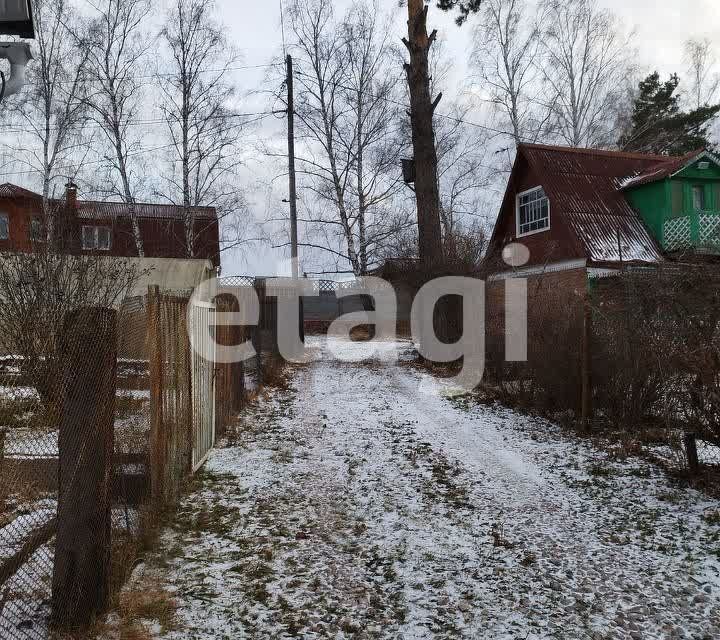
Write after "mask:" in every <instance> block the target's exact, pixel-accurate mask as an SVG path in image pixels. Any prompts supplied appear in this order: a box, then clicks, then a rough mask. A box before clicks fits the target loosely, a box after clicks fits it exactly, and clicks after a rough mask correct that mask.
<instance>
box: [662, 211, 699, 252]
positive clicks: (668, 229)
mask: <svg viewBox="0 0 720 640" xmlns="http://www.w3.org/2000/svg"><path fill="white" fill-rule="evenodd" d="M690 228H691V225H690V218H689V217H687V216H686V217H684V218H672V219H670V220H666V221H665V224H664V225H663V245H664V247H665V249H668V250H672V249H678V248H680V247H684V246H687V245H690V244H692V238H691V235H690Z"/></svg>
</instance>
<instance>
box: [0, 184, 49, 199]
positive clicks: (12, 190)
mask: <svg viewBox="0 0 720 640" xmlns="http://www.w3.org/2000/svg"><path fill="white" fill-rule="evenodd" d="M0 198H33V199H38V198H42V196H41V195H40V194H39V193H35V192H34V191H30V190H29V189H23V188H22V187H18V186H17V185H16V184H11V183H10V182H6V183H5V184H0Z"/></svg>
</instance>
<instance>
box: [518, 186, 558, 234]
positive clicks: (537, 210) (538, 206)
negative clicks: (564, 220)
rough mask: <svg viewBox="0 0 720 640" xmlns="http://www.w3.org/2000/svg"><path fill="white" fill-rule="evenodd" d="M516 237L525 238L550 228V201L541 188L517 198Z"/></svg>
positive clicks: (525, 192)
mask: <svg viewBox="0 0 720 640" xmlns="http://www.w3.org/2000/svg"><path fill="white" fill-rule="evenodd" d="M516 215H517V235H518V237H519V236H527V235H530V234H531V233H539V232H540V231H545V229H549V228H550V200H548V197H547V196H546V195H545V190H544V189H543V188H542V187H535V188H534V189H530V190H529V191H523V192H522V193H519V194H518V196H517V214H516Z"/></svg>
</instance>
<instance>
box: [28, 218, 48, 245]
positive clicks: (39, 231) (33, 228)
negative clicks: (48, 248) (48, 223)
mask: <svg viewBox="0 0 720 640" xmlns="http://www.w3.org/2000/svg"><path fill="white" fill-rule="evenodd" d="M44 239H45V232H44V229H43V223H42V219H41V218H39V217H38V216H35V217H34V218H32V220H30V240H32V241H33V242H42V241H43V240H44Z"/></svg>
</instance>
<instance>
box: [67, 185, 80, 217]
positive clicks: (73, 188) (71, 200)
mask: <svg viewBox="0 0 720 640" xmlns="http://www.w3.org/2000/svg"><path fill="white" fill-rule="evenodd" d="M65 204H66V205H67V208H68V209H70V210H71V211H75V209H77V185H76V184H75V183H74V182H72V181H70V182H68V183H67V184H66V185H65Z"/></svg>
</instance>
